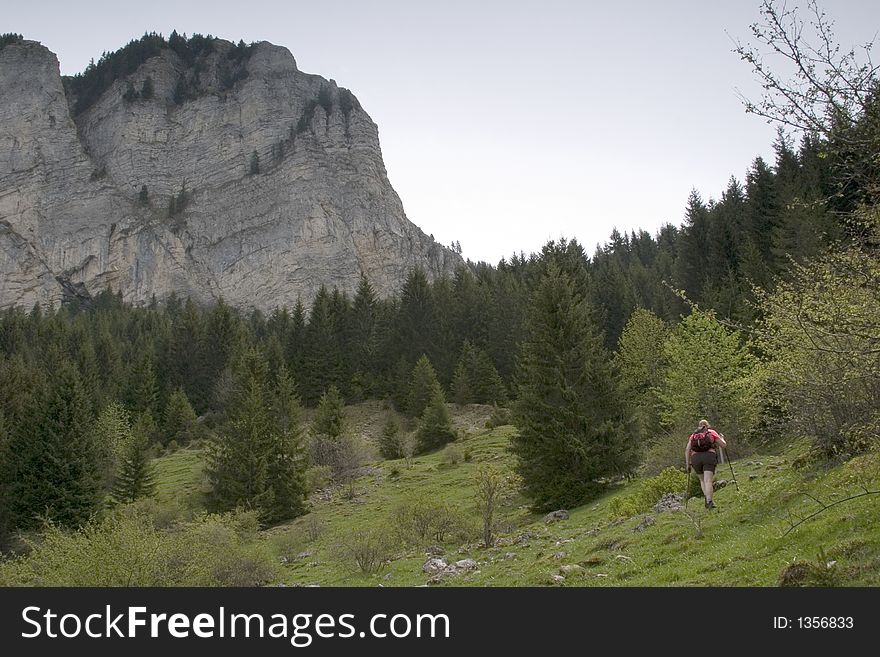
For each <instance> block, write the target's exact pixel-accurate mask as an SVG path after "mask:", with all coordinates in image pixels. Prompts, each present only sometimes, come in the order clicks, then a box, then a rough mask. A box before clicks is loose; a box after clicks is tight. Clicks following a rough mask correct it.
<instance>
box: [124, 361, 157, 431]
mask: <svg viewBox="0 0 880 657" xmlns="http://www.w3.org/2000/svg"><path fill="white" fill-rule="evenodd" d="M136 349H137V351H140V352H141V353H140V355H139V357H138V359H137V361H136V362H135V365H134V368H133V369H132V371H131V375H130V376H129V380H128V389H127V395H126V399H125V402H126V406H127V407H128V409H129V410H130V411H131V412H132V413H133V414H135V415H139V414H140V413H144V412H149V413H150V414H151V415H153V416H154V417H155V415H156V409H157V403H158V398H159V389H158V386H157V384H156V365H155V358H154V356H153V350H152V349H151V348H148V347H145V346H144V345H139V346H138V347H137V348H136Z"/></svg>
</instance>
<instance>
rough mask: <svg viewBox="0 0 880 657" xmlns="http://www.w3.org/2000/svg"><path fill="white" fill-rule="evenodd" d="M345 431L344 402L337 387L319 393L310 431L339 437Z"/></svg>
mask: <svg viewBox="0 0 880 657" xmlns="http://www.w3.org/2000/svg"><path fill="white" fill-rule="evenodd" d="M344 432H345V404H344V402H343V401H342V396H341V395H340V394H339V389H338V388H337V387H336V386H330V388H329V389H328V390H327V392H325V393H324V394H323V395H321V400H320V401H319V402H318V408H317V410H316V411H315V419H314V421H313V422H312V433H315V434H320V435H324V436H329V437H330V438H334V439H335V438H339V437H340V436H341V435H342V434H343V433H344Z"/></svg>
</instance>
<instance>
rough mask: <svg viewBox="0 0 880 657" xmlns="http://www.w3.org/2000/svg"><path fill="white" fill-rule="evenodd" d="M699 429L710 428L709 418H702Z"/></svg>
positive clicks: (698, 425)
mask: <svg viewBox="0 0 880 657" xmlns="http://www.w3.org/2000/svg"><path fill="white" fill-rule="evenodd" d="M697 428H698V429H708V428H709V420H700V422H699V424H697Z"/></svg>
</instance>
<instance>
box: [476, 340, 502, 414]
mask: <svg viewBox="0 0 880 657" xmlns="http://www.w3.org/2000/svg"><path fill="white" fill-rule="evenodd" d="M473 387H474V391H475V392H474V394H475V397H476V400H477V403H478V404H495V405H498V404H505V403H507V387H506V386H505V385H504V381H502V380H501V375H500V374H498V370H497V369H495V365H494V364H493V363H492V359H491V358H489V354H487V353H486V352H485V351H483V350H482V349H479V350H477V354H476V359H475V361H474V375H473Z"/></svg>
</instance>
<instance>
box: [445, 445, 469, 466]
mask: <svg viewBox="0 0 880 657" xmlns="http://www.w3.org/2000/svg"><path fill="white" fill-rule="evenodd" d="M463 459H464V454H463V453H462V451H461V447H459V446H458V445H447V446H446V448H445V449H444V450H443V463H445V464H446V465H458V464H459V463H461V462H462V460H463Z"/></svg>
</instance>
